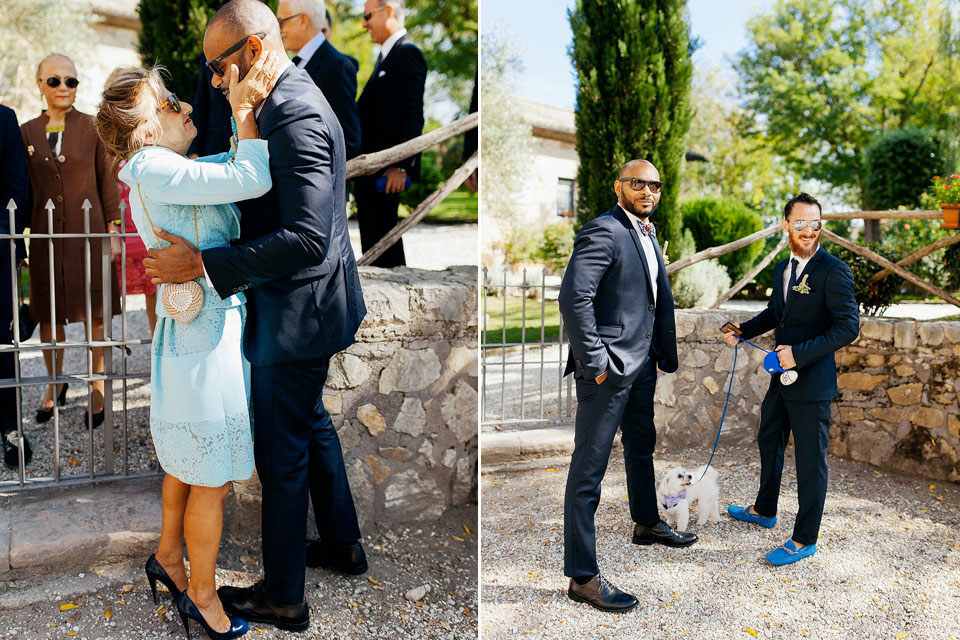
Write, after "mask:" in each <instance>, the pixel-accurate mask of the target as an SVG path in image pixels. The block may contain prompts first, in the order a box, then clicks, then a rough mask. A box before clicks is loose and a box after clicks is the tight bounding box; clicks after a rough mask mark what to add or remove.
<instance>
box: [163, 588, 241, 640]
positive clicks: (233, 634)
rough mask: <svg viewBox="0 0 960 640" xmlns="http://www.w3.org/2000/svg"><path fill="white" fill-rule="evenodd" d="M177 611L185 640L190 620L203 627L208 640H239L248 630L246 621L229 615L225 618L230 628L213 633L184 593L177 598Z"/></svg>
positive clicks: (188, 634) (188, 633) (188, 636)
mask: <svg viewBox="0 0 960 640" xmlns="http://www.w3.org/2000/svg"><path fill="white" fill-rule="evenodd" d="M177 611H178V612H179V613H180V620H182V621H183V628H184V629H186V630H187V640H190V620H191V619H193V620H196V621H197V622H199V623H200V626H201V627H203V630H204V631H206V632H207V637H209V638H210V640H230V638H239V637H240V636H242V635H243V634H245V633H246V632H247V631H248V630H249V628H250V627H249V625H248V624H247V621H246V620H244V619H243V618H234V617H233V616H231V615H227V618H229V619H230V628H229V629H228V630H227V631H224V632H223V633H220V632H219V631H214V630H213V629H211V628H210V625H208V624H207V621H206V620H204V619H203V614H202V613H200V609H198V608H197V605H195V604H194V603H193V600H191V599H190V596H188V595H187V592H186V591H184V592H182V593H181V594H180V597H179V598H177Z"/></svg>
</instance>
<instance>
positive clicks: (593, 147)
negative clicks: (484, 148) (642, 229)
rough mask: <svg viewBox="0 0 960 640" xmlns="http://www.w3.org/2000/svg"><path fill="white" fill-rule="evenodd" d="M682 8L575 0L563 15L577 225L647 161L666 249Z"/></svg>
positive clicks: (677, 164) (684, 102) (677, 153)
mask: <svg viewBox="0 0 960 640" xmlns="http://www.w3.org/2000/svg"><path fill="white" fill-rule="evenodd" d="M685 10H686V2H685V0H617V1H616V2H610V1H609V0H577V3H576V6H575V8H574V9H573V10H571V11H570V12H569V17H570V26H571V27H572V29H573V46H572V47H571V48H570V57H571V59H572V60H573V64H574V67H575V69H576V73H577V113H576V126H577V154H578V155H579V156H580V168H579V170H578V173H577V183H578V190H579V195H578V199H577V218H578V220H579V222H580V223H581V224H583V223H584V222H586V221H588V220H590V219H591V218H593V217H594V216H596V215H598V214H600V213H602V212H604V211H606V210H607V209H609V208H610V205H611V204H612V200H613V193H612V192H613V182H614V180H615V179H616V177H617V175H618V172H619V169H620V167H621V166H622V165H623V164H624V163H626V162H627V161H628V160H630V159H632V158H646V159H648V160H650V161H651V162H653V164H654V165H656V167H657V168H658V169H659V171H660V178H661V180H662V181H663V183H664V185H665V187H664V190H663V195H662V197H661V200H660V206H659V209H658V211H657V214H656V223H657V226H658V232H657V233H658V235H659V236H660V237H661V238H662V240H669V241H670V242H671V243H674V242H676V240H677V239H678V237H679V234H680V209H679V207H678V206H677V199H678V197H679V195H680V175H681V173H680V172H681V166H682V162H683V156H684V151H685V140H686V134H687V130H688V129H689V127H690V117H691V109H690V82H691V79H692V76H693V64H692V62H691V59H690V42H689V36H688V26H687V21H686V15H685ZM484 88H486V87H484ZM484 97H486V94H484ZM485 164H486V163H485Z"/></svg>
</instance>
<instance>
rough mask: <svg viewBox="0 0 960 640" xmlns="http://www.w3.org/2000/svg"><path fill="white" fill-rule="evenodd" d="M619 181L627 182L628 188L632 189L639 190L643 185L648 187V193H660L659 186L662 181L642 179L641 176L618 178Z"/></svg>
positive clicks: (661, 184)
mask: <svg viewBox="0 0 960 640" xmlns="http://www.w3.org/2000/svg"><path fill="white" fill-rule="evenodd" d="M620 182H629V183H630V188H631V189H633V190H634V191H641V190H643V188H644V187H650V193H660V187H662V186H663V183H662V182H660V181H659V180H644V179H643V178H620Z"/></svg>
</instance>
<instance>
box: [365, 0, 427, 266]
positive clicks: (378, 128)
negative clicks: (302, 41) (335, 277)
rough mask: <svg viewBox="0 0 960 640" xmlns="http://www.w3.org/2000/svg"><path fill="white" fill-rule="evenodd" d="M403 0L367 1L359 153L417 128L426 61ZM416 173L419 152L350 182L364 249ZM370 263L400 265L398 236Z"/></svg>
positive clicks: (391, 223) (381, 231) (389, 220)
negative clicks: (369, 70)
mask: <svg viewBox="0 0 960 640" xmlns="http://www.w3.org/2000/svg"><path fill="white" fill-rule="evenodd" d="M403 14H404V3H403V0H367V1H366V3H365V4H364V5H363V28H364V29H366V30H367V32H368V33H369V34H370V39H371V40H373V41H374V42H375V43H377V44H379V45H380V54H379V55H378V56H377V64H376V66H375V67H374V69H373V74H371V76H370V79H369V80H367V84H366V85H365V86H364V87H363V93H361V94H360V99H359V100H358V101H357V107H358V108H359V109H360V123H361V127H362V128H363V143H362V145H361V152H362V153H371V152H373V151H381V150H383V149H389V148H390V147H394V146H396V145H398V144H400V143H402V142H406V141H407V140H410V139H412V138H416V137H417V136H419V135H420V134H421V133H422V132H423V89H424V86H425V84H426V80H427V62H426V60H424V57H423V53H421V51H420V48H419V47H417V45H415V44H414V43H413V40H411V39H410V36H408V35H407V30H406V29H404V28H403ZM419 178H420V154H416V155H414V156H411V157H409V158H406V159H404V160H400V161H399V162H397V163H395V164H393V165H392V166H390V167H387V168H386V169H384V170H383V171H380V172H378V173H377V174H375V175H372V176H364V177H362V178H358V179H357V181H356V188H355V189H354V195H355V196H356V199H357V216H358V221H359V223H360V244H361V246H362V247H363V250H364V251H367V250H368V249H370V247H372V246H373V245H375V244H376V243H377V241H379V240H380V238H382V237H383V236H385V235H386V234H387V233H389V231H390V230H391V229H393V228H394V227H395V226H396V225H397V220H398V217H397V207H399V206H400V192H401V191H404V190H406V189H407V188H408V186H409V185H410V183H411V182H416V181H417V180H418V179H419ZM373 264H374V265H375V266H377V267H396V266H401V265H404V264H406V257H405V256H404V253H403V241H402V240H398V241H397V242H396V243H395V244H394V245H393V246H391V247H390V248H389V249H387V250H386V251H385V252H384V253H383V254H382V255H381V256H380V257H379V258H377V259H376V260H375V261H374V262H373Z"/></svg>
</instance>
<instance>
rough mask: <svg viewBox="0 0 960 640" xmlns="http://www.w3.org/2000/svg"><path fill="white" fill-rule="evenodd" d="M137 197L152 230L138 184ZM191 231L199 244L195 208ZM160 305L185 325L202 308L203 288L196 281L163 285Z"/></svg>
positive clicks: (158, 239)
mask: <svg viewBox="0 0 960 640" xmlns="http://www.w3.org/2000/svg"><path fill="white" fill-rule="evenodd" d="M137 195H138V196H139V197H140V206H142V207H143V213H144V215H145V216H147V224H149V225H150V228H151V229H153V221H152V220H151V219H150V214H149V213H148V212H147V205H146V204H145V203H144V202H143V194H142V193H141V192H140V183H139V182H138V183H137ZM193 230H194V232H195V233H196V241H195V242H196V244H195V245H194V246H197V245H199V244H200V225H199V222H198V221H197V206H196V205H194V206H193ZM157 244H160V238H157ZM160 304H162V305H163V308H164V310H165V311H166V312H167V313H168V314H170V317H171V318H173V319H174V320H175V321H177V322H181V323H183V324H186V323H188V322H190V321H191V320H193V319H194V318H196V317H197V314H198V313H200V309H202V308H203V287H201V286H200V283H199V282H197V281H196V280H188V281H187V282H176V283H169V284H165V285H163V286H162V287H160Z"/></svg>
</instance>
